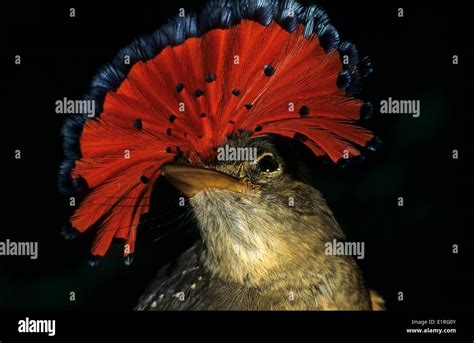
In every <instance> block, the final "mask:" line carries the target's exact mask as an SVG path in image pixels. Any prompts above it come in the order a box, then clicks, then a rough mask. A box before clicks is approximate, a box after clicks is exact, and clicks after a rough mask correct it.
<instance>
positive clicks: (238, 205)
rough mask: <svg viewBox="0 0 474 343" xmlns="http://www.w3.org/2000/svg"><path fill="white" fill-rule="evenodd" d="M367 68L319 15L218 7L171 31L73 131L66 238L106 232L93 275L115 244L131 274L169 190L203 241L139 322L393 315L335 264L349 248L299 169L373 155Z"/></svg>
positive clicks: (162, 283)
mask: <svg viewBox="0 0 474 343" xmlns="http://www.w3.org/2000/svg"><path fill="white" fill-rule="evenodd" d="M127 59H128V62H129V63H124V60H127ZM371 71H372V65H371V62H370V59H368V58H363V59H359V56H358V52H357V49H356V47H355V45H354V44H353V43H350V42H340V39H339V34H338V32H337V31H336V29H335V28H334V27H333V26H332V25H331V24H330V22H329V18H328V16H327V14H326V13H325V12H324V11H323V10H322V9H321V8H319V7H318V6H316V5H311V6H307V7H304V6H302V5H300V4H299V3H298V2H296V1H293V0H237V1H228V0H211V1H210V2H208V4H207V5H206V6H205V7H204V8H203V9H202V11H201V12H200V13H199V14H198V15H195V14H188V15H186V16H184V17H181V16H178V17H176V18H173V19H172V20H170V22H169V23H168V24H167V25H165V26H164V27H162V28H161V29H159V30H158V31H156V32H155V33H153V34H152V35H150V36H147V37H142V38H140V39H137V40H135V41H134V42H133V43H132V44H131V45H130V46H128V47H126V48H124V49H122V50H121V51H120V52H119V53H118V55H117V57H116V58H115V59H114V60H113V62H112V63H110V64H107V65H106V66H104V67H103V68H102V69H101V70H100V71H99V73H98V74H97V75H96V76H95V78H94V80H93V82H92V86H91V90H90V92H89V93H88V95H87V96H86V97H85V99H86V100H89V101H94V103H95V106H96V108H98V111H97V113H98V116H97V117H94V118H90V116H88V115H86V114H83V115H80V114H79V115H72V116H70V117H69V118H68V119H67V120H66V122H65V124H64V127H63V131H62V134H63V142H64V154H65V161H64V162H63V164H62V165H61V167H60V172H59V187H60V190H62V191H63V192H64V193H66V194H69V195H74V196H76V197H77V198H78V199H79V202H80V204H79V206H78V207H77V208H76V209H75V211H74V213H73V214H72V216H71V218H70V220H69V221H68V222H67V223H66V224H65V225H64V226H63V228H62V234H63V236H64V237H65V238H74V237H76V236H77V235H78V234H79V233H80V232H84V231H86V230H88V229H90V228H95V229H96V230H97V235H96V238H95V241H94V244H93V246H92V249H91V254H92V256H93V257H94V259H93V260H92V261H94V262H93V263H92V264H95V263H96V261H97V257H101V256H104V255H105V253H106V252H107V251H108V249H109V247H110V245H111V243H112V242H113V241H114V240H120V241H122V242H123V247H124V258H125V263H126V264H130V263H132V261H133V258H134V256H135V242H136V237H137V228H138V227H139V226H140V225H144V224H145V222H146V220H143V218H146V214H147V213H148V212H149V210H150V201H151V194H152V192H153V190H154V189H155V188H156V185H157V184H158V182H161V181H162V180H166V182H168V183H170V184H171V185H172V186H174V187H175V188H176V189H177V190H178V191H180V192H181V193H182V194H183V195H184V196H185V197H186V198H187V199H188V202H189V208H190V211H191V213H192V215H193V216H194V218H195V219H196V225H197V229H198V231H199V233H200V238H199V239H198V240H197V241H196V242H195V244H194V245H192V246H191V248H189V250H187V251H185V252H184V253H183V254H182V255H181V256H179V257H178V258H177V259H176V261H173V262H172V263H170V264H168V265H166V266H165V267H163V268H162V269H160V270H159V272H158V274H157V275H156V277H155V278H154V280H153V281H152V283H151V285H150V286H149V287H148V289H147V290H146V291H145V292H144V294H143V295H142V296H141V298H140V299H139V301H138V304H137V306H136V307H135V310H139V311H141V310H380V309H384V299H383V298H382V297H381V296H380V295H379V294H378V293H377V292H375V291H374V290H371V289H369V288H368V286H367V285H366V282H365V280H364V277H363V275H362V272H361V271H360V268H359V267H358V265H357V263H356V261H355V260H354V258H353V256H349V255H338V254H328V253H327V252H326V251H325V249H324V247H325V244H327V243H328V242H332V241H333V240H337V241H344V240H345V235H344V233H343V231H342V229H341V227H340V226H339V224H338V222H337V221H336V219H335V217H334V214H333V212H332V211H331V209H330V208H329V206H328V204H327V203H326V201H325V199H324V197H323V195H322V194H321V193H320V192H319V191H318V190H316V189H315V188H313V187H312V185H311V182H310V181H308V179H307V177H306V176H305V170H306V171H307V168H305V167H304V164H305V163H304V162H305V161H304V159H307V158H306V157H305V158H303V157H302V156H306V155H308V154H309V155H311V157H314V156H316V158H320V159H326V160H329V161H330V162H334V163H337V164H339V165H340V166H341V167H344V166H346V165H347V164H348V163H349V162H350V161H352V160H361V159H362V156H363V155H362V153H361V151H365V150H367V151H375V150H377V148H378V146H379V145H380V139H379V138H378V137H376V136H374V135H373V134H372V133H371V132H370V131H368V130H367V129H364V128H362V127H361V126H359V125H358V121H359V120H360V119H363V120H365V119H368V118H369V117H370V116H371V114H372V113H373V106H372V104H371V103H369V102H364V101H362V100H360V99H358V98H357V95H358V94H359V92H360V89H361V86H362V84H363V81H364V80H365V78H366V77H367V76H368V75H369V74H370V73H371ZM222 151H227V152H228V151H231V152H243V157H244V158H237V157H238V156H237V155H238V154H237V155H236V154H230V155H229V156H224V157H222V156H221V155H220V154H219V153H218V152H222ZM301 151H302V152H301ZM252 152H255V154H252ZM236 156H237V157H236ZM241 157H242V156H241Z"/></svg>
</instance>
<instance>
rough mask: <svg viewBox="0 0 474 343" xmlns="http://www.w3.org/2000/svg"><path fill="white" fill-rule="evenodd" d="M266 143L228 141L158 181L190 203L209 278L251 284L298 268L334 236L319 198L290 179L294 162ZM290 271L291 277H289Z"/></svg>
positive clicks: (294, 176) (172, 167) (172, 166)
mask: <svg viewBox="0 0 474 343" xmlns="http://www.w3.org/2000/svg"><path fill="white" fill-rule="evenodd" d="M282 148H283V147H282V145H281V144H280V146H279V145H278V144H275V143H273V142H272V141H271V140H270V139H268V138H265V137H264V138H253V139H251V138H249V137H247V136H245V135H244V136H241V137H238V138H237V137H233V138H230V139H228V140H227V141H226V143H225V144H224V145H223V146H221V147H219V148H218V151H219V152H220V153H218V154H217V156H216V158H215V159H213V160H212V161H210V162H209V163H206V164H205V165H200V166H196V165H192V164H184V163H169V164H166V165H164V166H163V168H162V173H163V175H164V176H165V177H166V178H167V179H168V180H169V181H170V182H171V184H173V185H174V186H175V187H176V188H177V189H178V190H180V191H181V192H182V193H184V194H185V195H186V196H187V197H189V199H190V204H191V207H192V209H193V212H194V215H195V217H196V219H197V222H198V226H199V229H200V232H201V235H202V238H203V241H204V244H205V246H206V250H205V251H206V252H205V255H204V256H203V257H202V258H203V259H204V261H203V262H204V263H205V264H206V265H207V267H208V268H209V269H210V270H211V271H212V272H214V273H215V274H217V275H220V276H222V277H225V278H226V279H229V278H230V279H232V280H233V281H235V282H239V283H244V284H251V285H259V284H260V283H261V282H263V280H265V281H266V282H269V281H270V280H273V279H276V277H277V276H278V275H279V273H280V272H281V271H284V270H289V268H290V270H295V269H299V268H302V270H303V269H305V268H306V264H307V263H308V261H310V260H314V259H312V257H313V256H316V255H320V254H321V253H323V251H324V248H323V245H324V242H325V241H327V240H329V239H332V238H336V237H338V238H339V237H341V236H342V232H341V230H340V229H339V226H338V225H337V223H336V221H335V220H334V217H333V215H332V213H331V210H330V209H329V208H328V207H327V205H326V202H325V200H324V199H323V197H322V195H321V193H320V192H318V191H317V190H316V189H314V188H312V187H311V186H309V185H307V184H306V183H304V182H302V181H301V180H300V178H299V177H298V173H297V171H296V169H297V168H295V156H294V155H292V153H290V151H289V150H288V149H282ZM296 274H297V273H295V275H296Z"/></svg>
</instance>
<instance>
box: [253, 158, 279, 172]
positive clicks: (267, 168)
mask: <svg viewBox="0 0 474 343" xmlns="http://www.w3.org/2000/svg"><path fill="white" fill-rule="evenodd" d="M257 166H258V170H259V171H260V172H261V173H272V172H274V171H276V170H277V169H278V168H279V164H278V162H277V161H276V160H275V159H274V158H273V157H272V156H271V155H265V156H263V157H262V158H260V159H259V160H258V162H257Z"/></svg>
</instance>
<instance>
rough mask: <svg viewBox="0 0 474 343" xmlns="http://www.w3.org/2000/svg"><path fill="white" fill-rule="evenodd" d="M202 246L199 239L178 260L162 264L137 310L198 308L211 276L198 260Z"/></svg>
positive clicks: (141, 298) (140, 300)
mask: <svg viewBox="0 0 474 343" xmlns="http://www.w3.org/2000/svg"><path fill="white" fill-rule="evenodd" d="M201 250H202V243H201V242H198V243H196V244H195V245H194V246H192V247H191V248H190V249H188V250H187V251H186V252H185V253H184V254H182V255H181V256H180V257H179V258H178V259H177V260H176V261H175V262H173V263H170V264H168V265H166V266H165V267H163V268H162V269H161V270H160V271H159V272H158V274H157V275H156V276H155V278H154V280H153V281H152V283H151V284H150V286H149V287H148V289H147V290H146V291H145V292H144V293H143V295H142V296H141V297H140V299H139V301H138V305H137V306H136V307H135V310H136V311H146V310H152V311H153V310H185V309H186V310H192V309H198V308H199V307H200V306H201V305H202V300H203V299H202V291H203V290H204V289H205V288H206V287H207V280H208V279H209V278H208V276H207V274H206V273H205V271H204V270H203V269H202V267H201V265H200V263H199V255H200V253H201ZM200 295H201V296H200Z"/></svg>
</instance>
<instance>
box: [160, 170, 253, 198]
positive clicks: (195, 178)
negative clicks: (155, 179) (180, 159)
mask: <svg viewBox="0 0 474 343" xmlns="http://www.w3.org/2000/svg"><path fill="white" fill-rule="evenodd" d="M161 175H163V176H164V177H166V178H167V179H168V181H169V182H170V183H171V184H172V185H173V186H174V187H176V188H177V189H178V190H179V191H180V192H182V193H183V194H184V195H186V196H187V197H188V198H192V197H193V196H195V195H196V194H197V193H198V192H200V191H202V190H204V189H212V188H214V189H215V188H218V189H226V190H229V191H232V192H239V193H240V192H242V191H243V188H244V187H245V186H244V184H243V183H242V182H241V181H240V180H239V179H236V178H235V177H232V176H230V175H228V174H225V173H221V172H219V171H215V170H212V169H207V168H202V167H197V166H192V165H189V164H180V163H167V164H165V165H163V166H162V167H161Z"/></svg>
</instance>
